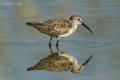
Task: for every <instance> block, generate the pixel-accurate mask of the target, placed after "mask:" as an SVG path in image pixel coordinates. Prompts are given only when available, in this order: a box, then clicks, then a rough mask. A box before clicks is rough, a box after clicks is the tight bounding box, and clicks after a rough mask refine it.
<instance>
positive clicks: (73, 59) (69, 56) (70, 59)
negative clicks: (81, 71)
mask: <svg viewBox="0 0 120 80" xmlns="http://www.w3.org/2000/svg"><path fill="white" fill-rule="evenodd" d="M59 55H60V56H64V57H66V58H68V59H69V61H70V62H72V63H74V64H78V61H77V59H76V58H75V57H74V56H72V55H71V54H68V53H64V54H59Z"/></svg>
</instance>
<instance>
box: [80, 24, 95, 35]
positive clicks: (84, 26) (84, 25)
mask: <svg viewBox="0 0 120 80" xmlns="http://www.w3.org/2000/svg"><path fill="white" fill-rule="evenodd" d="M82 25H83V26H84V27H85V28H86V29H88V30H89V31H90V32H91V33H93V32H92V30H91V29H90V28H89V27H88V26H87V25H86V24H85V23H84V22H82Z"/></svg>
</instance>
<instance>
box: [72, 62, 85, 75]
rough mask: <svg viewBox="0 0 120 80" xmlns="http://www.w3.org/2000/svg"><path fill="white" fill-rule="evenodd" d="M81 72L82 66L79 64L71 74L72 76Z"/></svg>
mask: <svg viewBox="0 0 120 80" xmlns="http://www.w3.org/2000/svg"><path fill="white" fill-rule="evenodd" d="M82 70H83V65H82V64H79V65H75V66H74V67H73V68H72V69H71V72H72V73H74V74H78V73H80V72H81V71H82Z"/></svg>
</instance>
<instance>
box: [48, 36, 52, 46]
mask: <svg viewBox="0 0 120 80" xmlns="http://www.w3.org/2000/svg"><path fill="white" fill-rule="evenodd" d="M51 41H52V36H51V38H50V41H49V47H51Z"/></svg>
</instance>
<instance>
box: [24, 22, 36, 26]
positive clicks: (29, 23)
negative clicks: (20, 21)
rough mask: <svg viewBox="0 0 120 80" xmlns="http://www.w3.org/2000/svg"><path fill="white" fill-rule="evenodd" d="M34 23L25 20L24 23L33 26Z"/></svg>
mask: <svg viewBox="0 0 120 80" xmlns="http://www.w3.org/2000/svg"><path fill="white" fill-rule="evenodd" d="M34 24H35V23H31V22H27V23H26V25H28V26H33V25H34Z"/></svg>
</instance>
